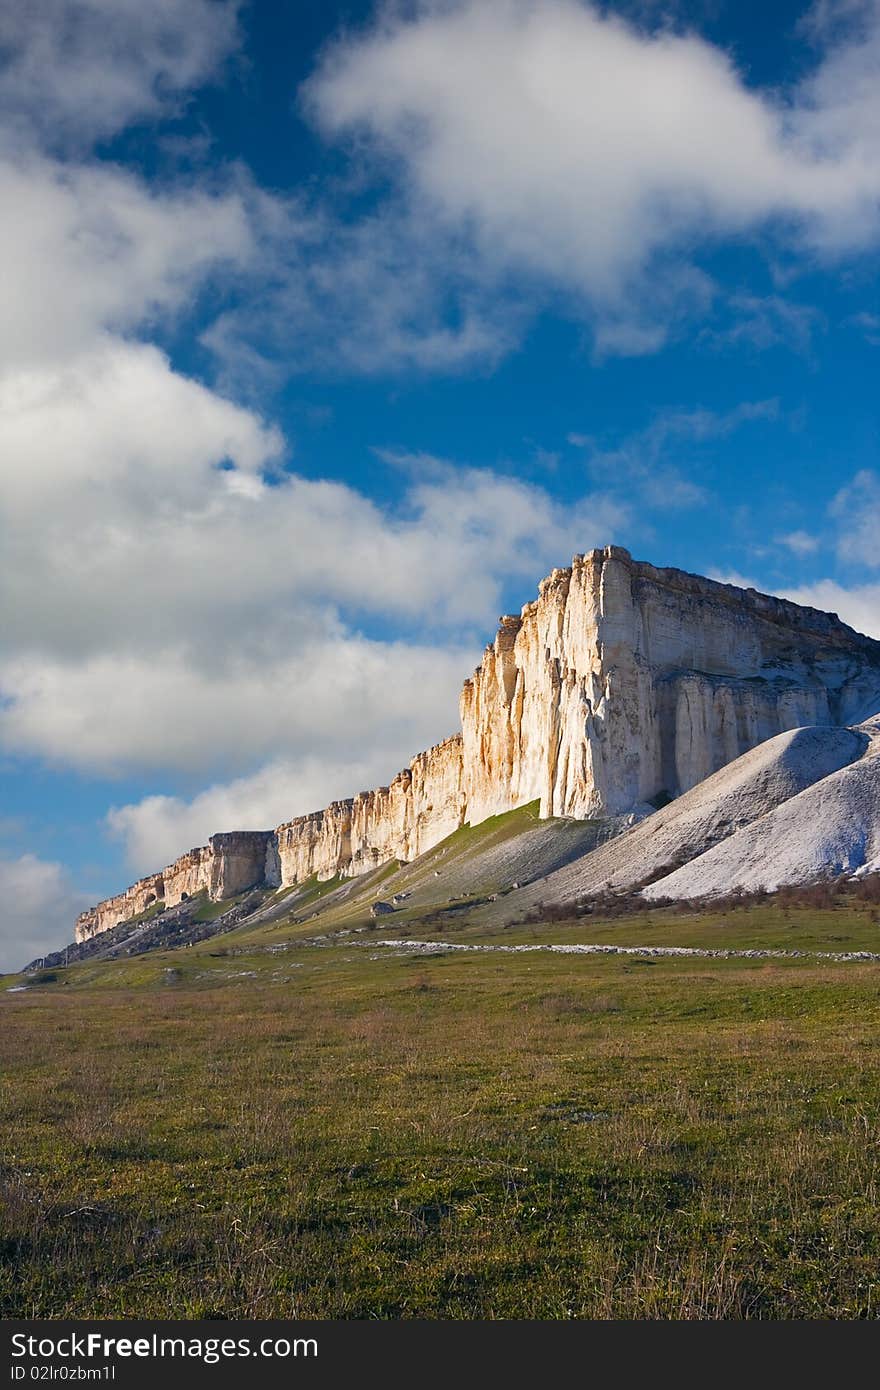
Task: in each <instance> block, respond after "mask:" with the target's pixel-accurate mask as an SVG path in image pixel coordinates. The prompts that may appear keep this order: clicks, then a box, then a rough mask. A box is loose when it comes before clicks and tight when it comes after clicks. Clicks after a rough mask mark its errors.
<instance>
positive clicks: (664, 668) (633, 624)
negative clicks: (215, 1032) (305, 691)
mask: <svg viewBox="0 0 880 1390" xmlns="http://www.w3.org/2000/svg"><path fill="white" fill-rule="evenodd" d="M875 704H876V705H880V643H878V642H874V641H872V640H871V639H869V638H867V637H862V636H860V635H859V634H858V633H856V632H854V631H853V630H852V629H851V628H848V627H846V626H845V625H844V624H843V623H841V622H840V621H839V619H838V618H836V617H835V616H834V615H833V614H828V613H820V612H818V611H817V610H816V609H812V608H802V607H800V606H799V605H797V604H793V603H787V602H784V601H783V600H780V599H775V598H771V597H768V596H767V595H764V594H759V593H757V592H756V591H755V590H752V589H749V590H743V589H738V588H735V587H733V586H732V585H727V584H718V583H715V582H714V581H712V580H708V579H701V578H699V577H698V576H696V575H690V574H685V573H683V572H682V571H681V570H670V569H656V568H655V567H654V566H653V565H648V564H644V563H640V562H638V561H634V560H633V559H632V558H631V556H630V555H629V553H628V552H627V551H625V550H622V549H620V548H619V547H616V546H609V547H606V548H605V549H604V550H594V551H591V552H590V553H589V554H587V555H581V556H575V558H574V560H573V562H572V565H571V568H570V569H559V570H554V571H553V573H552V574H551V575H550V576H549V578H547V579H545V580H544V581H543V583H542V584H541V585H540V589H539V593H538V598H537V599H536V600H535V601H534V602H533V603H529V604H526V606H525V607H524V608H523V609H522V612H521V613H520V614H519V616H516V617H505V618H502V619H501V625H500V628H499V630H498V634H497V636H496V638H495V641H494V642H493V643H492V644H491V645H490V646H489V647H487V648H486V651H485V653H484V656H483V661H482V664H481V665H480V667H479V668H478V669H477V671H476V672H475V673H474V675H473V676H472V677H471V679H470V680H468V681H466V682H465V684H464V689H463V691H462V696H461V706H460V713H461V733H460V734H456V735H454V736H453V737H452V738H449V739H447V740H446V741H445V742H443V743H440V744H438V745H437V746H436V747H434V748H431V749H430V750H429V751H428V752H426V753H420V754H419V755H418V756H417V757H415V758H414V759H413V761H412V762H411V763H410V765H409V767H408V768H406V769H405V770H404V771H403V772H401V773H399V774H398V775H397V776H396V777H395V778H394V780H393V781H392V782H391V783H390V784H389V785H388V786H387V787H379V788H378V789H377V790H376V791H369V792H360V793H359V794H358V795H357V796H355V797H353V798H352V799H350V800H346V801H336V802H333V803H332V804H331V805H330V806H328V807H327V808H326V809H325V810H323V811H316V812H314V813H313V814H311V815H308V816H300V817H298V818H297V819H295V820H292V821H289V822H287V823H286V824H284V825H282V826H280V827H279V828H278V830H277V831H275V832H271V833H270V832H258V833H257V832H255V833H253V834H239V835H234V834H233V835H215V836H214V837H213V839H212V840H211V842H210V845H208V846H206V847H205V848H203V849H197V850H192V851H191V852H190V853H189V854H188V855H184V856H183V857H182V858H181V859H179V860H177V861H176V863H175V864H173V865H171V867H170V868H169V869H166V870H165V872H164V874H161V875H154V876H152V877H151V878H147V879H143V880H141V881H140V883H137V884H135V885H133V886H132V887H131V888H130V889H128V890H127V891H126V892H125V893H123V894H120V895H119V897H117V898H112V899H110V900H109V901H108V902H107V903H102V904H100V905H99V906H98V907H97V908H94V909H92V910H91V912H88V913H84V914H83V916H82V917H81V918H80V920H79V922H78V924H77V939H78V940H84V939H86V938H87V937H88V936H92V935H94V934H95V933H96V932H99V931H104V930H106V928H107V927H108V926H115V925H116V923H117V921H120V920H125V918H127V917H131V916H134V915H136V914H137V913H139V912H141V911H143V910H144V908H145V907H147V906H149V903H150V901H154V900H156V899H159V898H162V899H163V900H164V901H165V902H166V904H169V905H171V904H173V903H176V902H179V901H180V900H181V898H182V896H183V894H184V893H186V894H189V895H190V896H192V894H193V893H195V892H199V891H202V890H205V891H207V893H208V894H209V896H210V897H212V898H215V899H222V898H225V897H231V896H233V895H234V894H235V893H238V892H241V891H243V890H244V889H245V888H247V887H251V886H253V885H254V884H255V883H257V882H263V883H265V884H269V885H272V884H277V883H281V884H284V885H289V884H294V883H298V882H301V881H303V880H304V879H306V878H309V877H311V876H312V875H317V876H318V878H321V879H327V878H330V877H333V876H334V875H336V874H341V875H353V874H360V873H365V872H367V871H369V870H370V869H372V868H375V867H376V866H377V865H379V864H382V863H385V862H387V861H388V860H390V859H400V860H408V859H412V858H414V857H415V856H416V855H418V854H421V853H423V852H424V851H425V850H427V849H430V848H431V847H432V846H433V845H435V844H437V843H438V841H440V840H442V839H444V838H445V837H446V836H447V835H449V834H450V833H451V832H452V831H453V830H455V829H457V828H458V827H459V826H460V825H462V824H464V823H465V822H470V823H471V824H477V823H478V822H479V821H482V820H485V819H486V817H488V816H491V815H496V814H498V813H500V812H503V811H508V810H511V809H513V808H514V807H516V806H522V805H525V804H526V803H528V802H530V801H534V800H538V801H540V805H541V814H542V815H543V816H571V817H576V818H586V817H600V816H605V815H616V814H619V813H621V812H626V811H629V810H631V809H632V808H633V807H635V806H638V805H639V804H642V803H645V802H650V801H652V800H656V799H657V798H658V797H661V796H662V797H675V796H678V795H680V794H681V793H682V792H684V791H686V790H688V789H689V788H690V787H693V786H695V785H696V783H698V782H700V781H702V780H703V778H705V777H707V776H709V774H710V773H712V772H715V771H717V770H718V769H719V768H720V767H722V766H724V765H725V764H726V763H728V762H730V761H732V760H733V759H734V758H736V757H738V756H739V755H740V754H741V753H744V752H746V751H747V750H748V749H749V748H753V747H755V746H756V745H757V744H758V743H761V742H763V741H764V740H765V739H767V738H770V737H772V736H773V735H774V734H778V733H781V732H783V731H785V730H787V729H793V728H798V727H800V726H802V725H807V724H837V725H846V724H850V723H854V722H857V721H858V720H860V719H863V718H865V717H866V715H867V714H868V713H869V712H870V711H871V707H872V706H873V705H875Z"/></svg>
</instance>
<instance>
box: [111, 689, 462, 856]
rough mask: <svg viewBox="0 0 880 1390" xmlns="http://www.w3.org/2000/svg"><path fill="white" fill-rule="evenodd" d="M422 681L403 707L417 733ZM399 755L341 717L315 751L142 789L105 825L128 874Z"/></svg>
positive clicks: (261, 822)
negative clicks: (193, 786) (193, 783)
mask: <svg viewBox="0 0 880 1390" xmlns="http://www.w3.org/2000/svg"><path fill="white" fill-rule="evenodd" d="M458 684H460V681H459V682H458ZM426 688H427V691H428V700H427V704H426V706H425V708H424V712H423V714H421V715H419V713H418V711H416V710H415V709H412V708H411V709H409V710H408V711H407V726H408V727H409V728H410V729H412V727H413V724H414V723H417V722H418V720H419V718H421V720H422V723H423V725H424V728H423V730H422V733H425V732H426V731H427V730H428V728H429V726H430V724H431V720H432V718H433V717H434V716H435V715H436V713H437V710H436V704H437V702H438V696H439V694H440V693H441V692H437V691H434V690H432V689H431V687H430V686H428V687H426ZM444 713H445V711H444ZM413 732H414V734H415V735H416V738H417V742H416V743H414V744H413V748H415V747H416V746H419V747H421V746H423V745H424V743H425V742H427V741H429V740H430V737H431V734H430V733H429V734H428V736H427V738H423V739H422V742H421V743H418V736H417V731H416V730H413ZM400 761H401V759H400V750H399V748H398V747H397V745H396V740H395V738H394V734H393V730H392V729H391V728H390V727H389V728H386V729H384V730H382V731H381V733H380V737H379V739H378V740H375V741H374V739H373V738H366V739H359V738H358V732H357V728H356V727H355V726H354V725H353V723H352V721H351V720H349V730H348V732H347V734H346V731H345V730H343V731H342V737H341V739H340V740H339V741H338V742H337V743H336V744H335V745H334V746H333V747H331V748H328V749H327V751H326V754H322V756H320V757H317V756H313V755H311V754H306V753H304V754H302V755H301V756H299V757H297V758H275V759H272V760H271V761H269V762H268V763H266V764H265V765H264V766H263V767H261V768H260V769H259V770H258V771H257V772H255V773H251V774H249V775H247V776H245V777H238V778H234V779H233V780H232V781H229V782H220V783H216V784H215V785H212V786H210V787H207V788H205V790H204V791H201V792H199V793H198V794H197V795H196V796H194V797H191V798H190V799H187V798H184V797H177V796H148V797H144V798H143V799H142V800H141V801H139V802H133V803H131V804H129V805H127V806H118V807H113V808H112V809H111V810H110V812H109V813H108V816H107V826H108V829H109V830H110V833H111V834H112V835H115V836H116V837H117V838H118V839H120V840H122V841H123V843H124V845H125V850H126V858H127V861H128V863H129V865H130V868H131V871H132V873H134V874H145V873H149V872H150V871H151V870H153V869H155V868H157V867H158V866H161V865H164V864H167V863H169V862H170V861H171V860H173V859H176V858H177V856H178V855H179V854H181V853H182V852H183V851H184V850H185V849H186V848H188V847H189V846H190V845H201V844H204V843H205V841H206V840H207V838H208V837H209V836H210V835H211V834H213V833H214V831H216V830H217V829H218V827H220V826H235V827H236V828H238V829H242V830H266V829H270V828H272V827H273V826H276V825H280V824H281V823H282V822H283V821H286V820H290V819H292V817H294V816H299V815H305V814H307V813H308V812H309V811H313V810H316V809H319V808H321V807H323V806H326V805H328V803H329V802H330V801H334V800H337V799H341V798H344V797H349V796H352V795H353V794H354V793H355V792H357V791H359V790H362V789H363V790H368V789H371V788H373V787H377V786H382V785H385V784H387V782H388V780H389V779H390V777H391V776H392V775H393V774H394V773H395V772H396V771H398V763H399V762H400Z"/></svg>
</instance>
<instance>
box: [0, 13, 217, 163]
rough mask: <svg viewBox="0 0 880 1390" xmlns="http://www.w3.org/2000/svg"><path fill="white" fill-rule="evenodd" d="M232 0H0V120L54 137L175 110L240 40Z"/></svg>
mask: <svg viewBox="0 0 880 1390" xmlns="http://www.w3.org/2000/svg"><path fill="white" fill-rule="evenodd" d="M238 10H239V3H238V0H149V3H148V4H144V3H143V0H26V3H24V4H15V3H12V4H4V5H3V6H2V7H0V119H2V120H3V122H4V124H6V125H7V126H11V127H12V128H13V129H17V130H18V132H19V133H20V134H24V135H29V134H32V133H34V132H36V133H38V134H39V135H40V137H41V138H42V139H43V140H45V141H47V142H49V143H52V144H62V143H70V142H80V141H83V140H93V139H104V138H106V137H107V136H110V135H113V134H115V133H116V132H117V131H118V130H120V129H121V128H122V127H124V126H126V125H128V124H130V123H131V122H133V121H140V120H148V119H151V118H155V117H156V116H158V115H160V114H167V113H168V111H169V109H170V110H171V111H172V112H173V111H174V109H175V108H176V106H177V105H178V104H179V103H180V102H181V101H182V99H183V98H184V96H185V94H186V93H188V92H189V91H190V89H191V88H193V87H194V86H198V85H201V84H202V83H203V82H205V81H207V80H208V79H209V78H211V77H213V76H214V75H215V74H216V73H217V71H218V69H219V68H220V66H221V64H222V62H223V60H224V59H225V58H226V57H227V56H228V55H229V54H230V52H231V51H232V50H233V49H234V48H235V46H236V44H237V41H238V18H237V16H238Z"/></svg>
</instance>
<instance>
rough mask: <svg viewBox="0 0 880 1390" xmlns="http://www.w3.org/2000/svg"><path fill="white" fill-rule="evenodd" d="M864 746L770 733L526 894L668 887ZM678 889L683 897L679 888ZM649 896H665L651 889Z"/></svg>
mask: <svg viewBox="0 0 880 1390" xmlns="http://www.w3.org/2000/svg"><path fill="white" fill-rule="evenodd" d="M869 747H870V736H869V734H868V733H867V732H866V731H865V730H863V729H833V728H822V727H810V728H804V729H794V730H792V731H790V732H787V733H784V734H778V735H777V736H776V737H775V738H771V739H768V740H767V742H766V743H762V744H759V746H758V747H757V748H753V749H751V750H750V751H749V752H748V753H744V754H743V756H742V757H740V758H737V759H736V760H735V761H734V762H732V763H729V764H728V765H727V766H726V767H723V768H721V770H720V771H719V772H716V773H713V775H712V776H711V777H707V778H706V780H705V781H703V782H700V783H699V784H698V785H697V786H696V787H693V788H692V789H691V790H690V791H688V792H685V794H684V795H683V796H680V797H678V798H677V800H675V801H673V802H670V804H669V805H668V806H665V807H664V808H663V809H662V810H661V811H656V812H654V814H653V815H650V816H648V817H646V818H645V819H644V820H642V821H640V822H639V823H638V824H637V825H635V826H633V827H632V828H631V829H629V830H627V831H625V832H624V833H623V834H622V835H620V836H618V837H617V838H616V839H614V840H611V841H610V842H609V843H607V844H605V845H602V846H600V847H599V848H598V849H595V850H593V851H592V853H588V854H586V855H584V856H583V857H582V858H580V859H578V860H577V861H575V862H574V863H572V864H569V865H567V866H566V867H564V868H561V869H559V870H558V871H557V872H556V873H554V874H552V875H551V876H550V877H549V878H548V879H546V880H544V882H543V883H542V884H541V885H532V886H531V887H530V890H529V892H528V895H527V896H528V897H529V898H530V899H531V898H533V899H534V900H535V901H536V902H537V901H538V900H540V901H542V902H544V903H565V902H571V901H572V900H574V899H576V898H578V897H584V896H589V895H590V894H592V893H596V892H599V891H601V890H602V889H606V888H612V889H625V888H632V887H634V886H636V885H637V884H640V883H645V882H646V880H649V879H651V880H656V879H659V880H660V881H661V882H663V883H667V884H668V883H669V882H670V881H671V878H672V877H676V876H675V875H674V874H673V871H674V870H676V869H678V868H679V866H680V865H683V864H686V863H687V864H690V863H691V862H692V861H693V860H695V859H696V858H697V856H701V857H705V856H706V852H707V851H711V850H712V847H713V846H716V845H718V844H719V842H726V841H727V840H728V838H729V837H736V835H737V833H739V832H741V831H742V829H743V828H744V827H748V826H750V825H751V824H752V823H755V822H759V821H760V822H762V823H763V821H764V819H765V818H766V817H767V815H768V814H769V813H772V812H773V811H775V810H776V808H778V807H780V806H782V805H783V804H785V803H787V802H788V801H789V800H791V799H792V798H796V797H797V796H798V795H799V794H802V793H803V792H804V791H805V789H808V788H810V787H812V786H813V784H814V783H816V782H818V781H820V779H825V778H827V777H829V776H831V775H834V774H837V773H838V772H839V770H840V769H842V768H846V767H848V765H850V764H853V763H855V762H856V760H857V759H861V758H862V757H863V756H865V755H866V754H867V751H868V749H869ZM678 886H679V887H680V889H681V891H682V895H683V896H685V895H686V894H685V892H684V884H683V882H682V883H680V884H679V885H678ZM652 891H654V890H652ZM715 891H725V890H722V889H720V888H719V889H717V890H715ZM654 896H665V894H664V893H661V892H660V891H659V888H658V889H657V890H656V891H654Z"/></svg>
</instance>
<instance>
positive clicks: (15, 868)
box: [0, 854, 88, 972]
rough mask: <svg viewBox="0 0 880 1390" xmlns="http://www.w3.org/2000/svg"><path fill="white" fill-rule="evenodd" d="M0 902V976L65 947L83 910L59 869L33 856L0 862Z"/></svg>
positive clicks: (82, 900)
mask: <svg viewBox="0 0 880 1390" xmlns="http://www.w3.org/2000/svg"><path fill="white" fill-rule="evenodd" d="M0 902H2V904H3V913H2V918H0V971H7V972H8V971H14V970H20V969H21V968H22V966H24V965H27V964H28V963H29V962H30V961H31V960H33V959H35V958H36V957H37V956H41V955H47V954H48V953H49V952H50V951H57V950H59V948H60V947H62V946H64V945H65V944H66V943H67V942H68V941H70V939H71V936H72V922H73V919H74V917H75V916H76V915H77V913H78V912H81V911H82V910H83V909H84V908H85V907H87V906H88V903H87V902H86V900H85V898H84V897H83V895H82V894H81V893H77V892H76V891H75V890H74V888H73V887H72V885H71V883H70V879H69V877H68V874H67V872H66V870H65V869H63V868H62V866H61V865H60V864H55V863H51V862H49V861H47V860H45V859H38V858H37V856H36V855H33V854H23V855H21V856H20V857H19V858H17V859H9V858H0Z"/></svg>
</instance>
